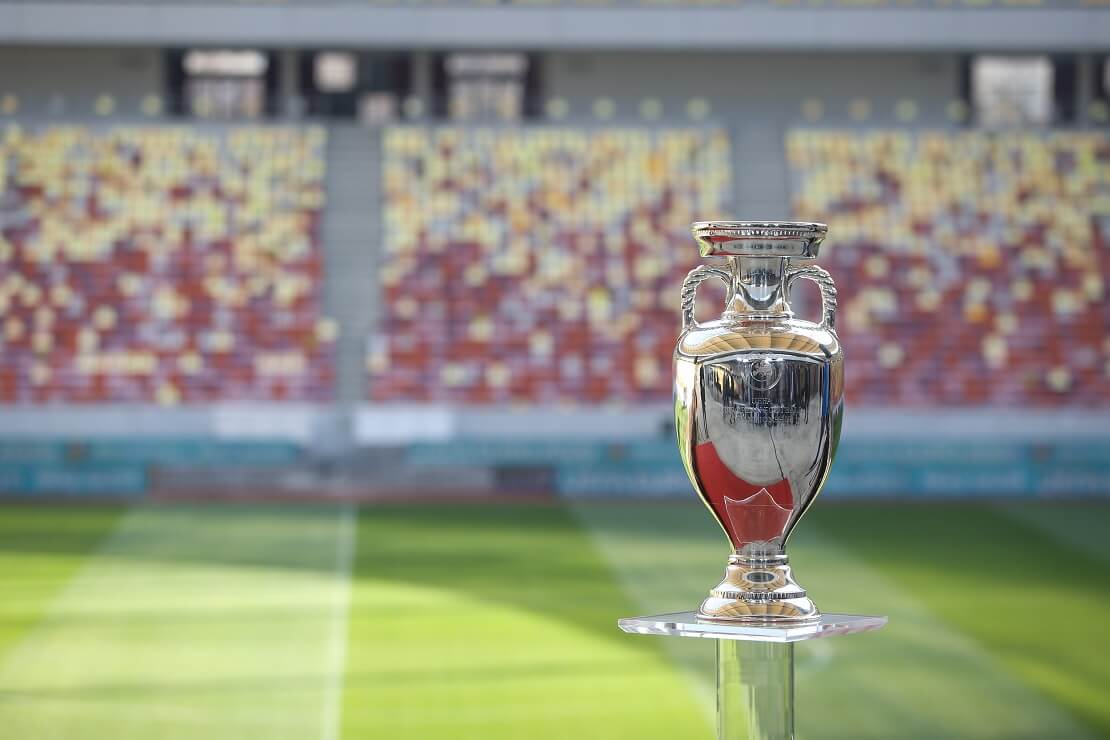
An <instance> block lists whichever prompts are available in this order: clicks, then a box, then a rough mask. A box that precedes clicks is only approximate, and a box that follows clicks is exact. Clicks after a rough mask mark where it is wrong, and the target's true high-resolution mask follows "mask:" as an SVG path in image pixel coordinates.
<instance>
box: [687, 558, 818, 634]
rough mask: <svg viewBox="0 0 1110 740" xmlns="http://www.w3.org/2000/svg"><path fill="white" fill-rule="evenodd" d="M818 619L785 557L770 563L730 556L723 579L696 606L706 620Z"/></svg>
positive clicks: (808, 620)
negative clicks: (699, 604)
mask: <svg viewBox="0 0 1110 740" xmlns="http://www.w3.org/2000/svg"><path fill="white" fill-rule="evenodd" d="M820 618H821V612H820V611H819V610H818V609H817V605H816V604H814V603H813V601H812V600H811V599H810V598H809V596H807V595H806V591H805V589H803V588H802V587H801V586H799V585H798V583H797V581H795V580H794V576H793V574H792V573H791V571H790V565H789V563H788V561H787V560H786V559H785V558H782V559H777V560H775V561H772V562H762V561H751V560H745V559H742V558H737V557H735V556H734V557H732V558H730V559H729V564H728V568H726V569H725V578H724V580H723V581H721V582H720V583H719V584H718V585H717V587H716V588H714V589H713V590H712V591H711V592H710V594H709V598H707V599H706V600H705V601H703V602H702V603H701V607H700V608H699V609H698V619H702V620H706V621H710V622H742V623H748V624H753V623H758V624H767V623H784V624H797V623H805V622H813V621H817V620H819V619H820Z"/></svg>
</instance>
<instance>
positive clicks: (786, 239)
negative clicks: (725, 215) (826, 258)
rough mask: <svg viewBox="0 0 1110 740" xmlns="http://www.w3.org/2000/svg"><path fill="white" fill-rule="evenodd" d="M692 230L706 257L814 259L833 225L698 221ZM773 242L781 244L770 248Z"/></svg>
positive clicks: (694, 223) (805, 222) (691, 226)
mask: <svg viewBox="0 0 1110 740" xmlns="http://www.w3.org/2000/svg"><path fill="white" fill-rule="evenodd" d="M690 231H691V233H692V234H693V235H694V240H695V241H697V243H698V249H699V251H700V253H701V255H702V256H703V257H714V256H742V255H751V256H772V255H776V256H782V257H793V258H795V259H814V258H816V257H817V254H818V249H819V247H820V245H821V242H822V241H824V239H825V236H826V235H827V234H828V232H829V227H828V224H823V223H821V222H819V221H695V222H693V223H692V224H690ZM772 243H780V246H777V247H771V248H770V250H771V251H769V245H770V244H772Z"/></svg>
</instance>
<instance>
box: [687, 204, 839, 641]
mask: <svg viewBox="0 0 1110 740" xmlns="http://www.w3.org/2000/svg"><path fill="white" fill-rule="evenodd" d="M826 232H827V227H826V226H825V225H824V224H819V223H799V222H752V221H704V222H698V223H695V224H693V234H694V238H695V240H696V241H697V244H698V247H699V251H700V253H701V256H702V257H707V258H714V259H715V262H716V264H712V265H701V266H699V267H697V268H695V269H694V270H693V271H692V272H690V274H689V275H688V276H687V277H686V280H685V282H684V283H683V286H682V299H681V300H682V304H681V305H682V331H681V334H680V335H679V338H678V343H677V346H676V347H675V355H674V364H675V369H674V374H675V384H674V404H675V429H676V433H677V440H678V447H679V451H680V454H681V456H682V462H683V465H684V466H685V468H686V472H687V474H688V475H689V477H690V482H691V484H693V486H694V489H695V490H696V491H697V494H698V496H699V497H701V499H702V501H703V502H704V503H705V505H706V506H707V507H708V509H709V511H710V512H711V513H712V515H713V517H714V518H715V519H716V521H717V523H718V524H719V525H720V526H721V528H722V529H723V530H724V532H725V534H726V535H727V537H728V539H729V542H730V543H731V545H732V554H731V555H730V556H729V559H728V565H727V567H726V569H725V576H724V580H722V581H721V583H720V584H718V585H717V586H716V587H715V588H714V589H713V590H712V591H711V592H710V594H709V597H708V598H706V599H705V601H703V602H702V604H701V608H700V609H699V611H698V617H699V618H700V619H703V620H711V621H725V622H733V621H734V622H749V623H751V622H756V623H768V622H772V623H797V622H809V621H816V620H818V619H819V617H820V612H819V611H818V610H817V607H816V605H815V604H814V603H813V601H811V600H810V598H809V596H808V595H807V594H806V590H805V589H804V588H803V587H802V586H801V585H799V583H798V581H797V580H795V578H794V574H793V572H792V571H791V568H790V561H789V558H788V557H787V554H786V543H787V540H788V539H789V537H790V534H791V532H792V531H793V530H794V527H795V526H796V525H797V523H798V521H799V519H801V517H802V515H803V514H805V512H806V510H807V509H808V508H809V507H810V505H811V504H812V503H813V500H814V498H815V497H816V496H817V494H818V492H819V491H820V490H821V486H822V485H823V484H824V482H825V479H826V477H827V476H828V473H829V467H830V466H831V464H832V461H833V456H834V454H835V453H836V446H837V441H838V439H839V437H840V424H841V415H842V413H843V408H844V382H843V381H844V360H843V354H842V352H841V349H840V343H839V341H838V339H837V336H836V331H835V329H834V323H835V319H836V287H835V285H834V284H833V281H832V278H831V277H830V275H829V274H828V273H827V272H826V271H825V270H823V269H821V268H820V267H817V266H816V265H814V264H813V262H814V260H815V259H816V258H817V255H818V250H819V248H820V245H821V241H822V240H823V239H824V237H825V234H826ZM709 279H718V280H721V281H722V282H724V284H725V286H726V299H725V310H724V312H723V313H722V314H721V315H720V317H719V318H717V319H715V320H713V321H709V322H706V323H699V322H698V321H697V320H696V319H695V316H694V302H695V297H696V293H697V288H698V285H700V284H701V283H702V282H704V281H705V280H709ZM799 279H806V280H812V281H814V282H815V283H816V284H817V286H818V287H819V288H820V292H821V302H822V310H821V320H820V322H818V323H815V322H812V321H807V320H805V319H801V318H798V317H797V316H795V315H794V313H793V311H792V310H791V305H790V291H791V288H792V287H793V286H794V285H795V284H796V283H797V281H798V280H799Z"/></svg>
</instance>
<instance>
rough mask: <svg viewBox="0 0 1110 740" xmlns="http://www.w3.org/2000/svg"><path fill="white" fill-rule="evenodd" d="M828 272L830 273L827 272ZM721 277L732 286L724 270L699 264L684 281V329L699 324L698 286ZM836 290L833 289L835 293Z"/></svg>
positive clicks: (727, 284)
mask: <svg viewBox="0 0 1110 740" xmlns="http://www.w3.org/2000/svg"><path fill="white" fill-rule="evenodd" d="M826 274H828V273H826ZM713 277H715V278H720V279H721V280H723V281H724V283H725V285H726V286H729V287H731V286H732V276H731V275H729V274H728V273H727V272H725V271H724V270H721V269H718V268H716V267H709V266H708V265H698V266H697V267H695V268H694V269H693V270H690V274H689V275H687V276H686V279H685V280H683V281H682V330H683V331H686V330H687V329H689V328H690V327H692V326H697V325H698V322H697V321H695V320H694V301H695V300H696V299H697V296H698V286H699V285H701V284H702V283H704V282H705V281H706V280H708V279H709V278H713ZM835 293H836V290H835V289H834V290H833V294H834V295H835Z"/></svg>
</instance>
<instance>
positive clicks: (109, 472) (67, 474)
mask: <svg viewBox="0 0 1110 740" xmlns="http://www.w3.org/2000/svg"><path fill="white" fill-rule="evenodd" d="M146 491H147V473H146V470H145V469H144V468H143V467H142V466H141V465H100V464H94V465H50V464H47V465H33V464H32V465H11V464H3V465H0V494H3V495H9V496H38V495H58V496H74V497H80V496H98V497H100V496H109V497H121V498H133V497H137V496H142V495H144V494H145V493H146Z"/></svg>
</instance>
